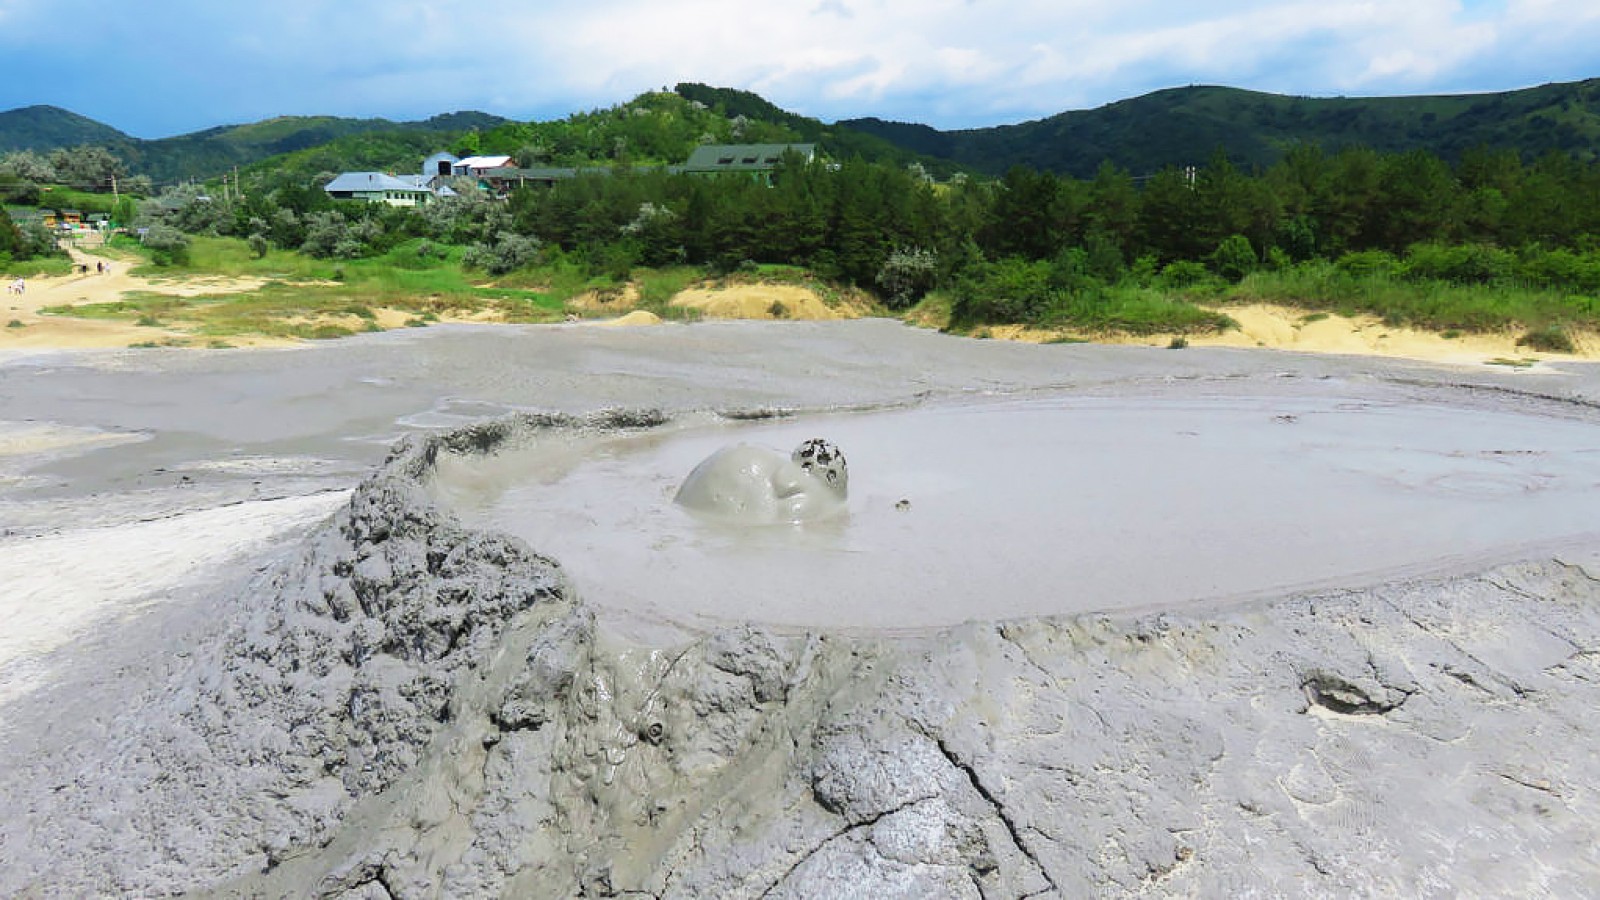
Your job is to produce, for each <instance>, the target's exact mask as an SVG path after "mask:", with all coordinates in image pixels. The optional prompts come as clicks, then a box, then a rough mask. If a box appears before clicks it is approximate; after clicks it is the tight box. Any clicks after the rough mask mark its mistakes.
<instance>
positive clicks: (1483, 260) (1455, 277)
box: [1403, 244, 1515, 284]
mask: <svg viewBox="0 0 1600 900" xmlns="http://www.w3.org/2000/svg"><path fill="white" fill-rule="evenodd" d="M1514 264H1515V259H1514V258H1513V257H1512V256H1511V254H1510V253H1507V252H1506V251H1504V250H1501V249H1500V248H1498V247H1491V246H1488V245H1486V244H1453V245H1447V244H1415V245H1413V246H1412V247H1411V249H1410V251H1409V252H1408V253H1407V256H1406V262H1405V266H1404V267H1403V271H1404V273H1405V275H1406V277H1407V278H1411V279H1422V278H1431V279H1434V280H1436V281H1448V282H1451V283H1453V284H1488V283H1489V282H1491V281H1495V280H1497V279H1500V278H1505V277H1507V276H1509V275H1510V274H1511V273H1512V271H1513V268H1514Z"/></svg>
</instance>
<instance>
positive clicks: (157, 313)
mask: <svg viewBox="0 0 1600 900" xmlns="http://www.w3.org/2000/svg"><path fill="white" fill-rule="evenodd" d="M418 243H420V242H418V241H410V242H407V243H404V244H401V245H399V246H397V247H395V248H394V249H392V250H390V251H389V252H388V253H386V254H384V255H382V256H377V257H373V258H370V259H354V260H320V259H313V258H311V257H308V256H305V255H302V254H299V253H294V252H290V251H284V250H270V251H268V252H267V254H266V255H265V256H263V257H261V258H259V259H258V258H256V257H255V255H254V254H253V253H252V252H251V251H250V248H249V245H248V244H246V243H245V242H244V241H242V240H238V239H235V238H216V237H195V238H193V240H192V243H191V244H190V248H189V260H188V262H187V263H185V264H183V265H175V266H157V265H154V264H153V263H149V262H146V263H144V264H142V265H139V266H136V267H135V269H134V272H135V274H138V275H142V276H144V277H147V278H150V279H152V280H154V281H156V282H157V284H158V285H159V282H160V281H161V280H162V279H167V278H172V279H179V278H188V277H196V276H225V277H233V278H258V279H261V280H262V281H263V284H262V286H261V287H260V288H258V289H256V290H254V291H248V292H243V293H235V294H219V295H216V296H209V297H195V298H188V299H181V298H172V297H158V296H138V295H133V296H130V297H128V298H126V299H125V300H124V301H122V302H118V303H102V304H95V305H92V306H74V307H71V308H70V309H68V308H63V307H57V308H54V309H51V310H49V311H50V312H52V313H55V314H58V315H76V316H87V317H90V318H108V319H119V320H127V321H138V320H139V319H140V318H141V317H152V318H155V319H159V320H161V321H172V320H174V319H176V320H180V321H183V322H189V323H194V327H195V329H196V330H197V332H198V333H199V334H202V335H218V336H229V335H236V334H263V335H267V336H271V337H294V338H308V339H325V338H333V337H343V336H346V335H349V334H353V333H355V331H357V330H361V331H371V330H377V329H378V326H377V324H376V319H377V312H376V310H378V309H379V308H390V309H397V310H400V311H402V312H405V313H409V314H411V316H412V318H414V319H422V320H424V321H437V320H438V319H439V318H440V317H441V316H447V315H452V314H460V315H469V314H472V313H475V312H479V311H481V310H485V309H497V310H499V311H501V312H502V313H503V314H504V316H505V317H506V319H507V320H509V321H512V322H549V321H554V320H556V319H558V318H560V316H561V312H562V302H563V301H564V300H565V299H566V298H565V297H564V296H557V295H556V294H555V293H553V292H551V291H549V290H546V289H540V288H536V287H534V285H536V284H537V281H536V279H535V278H528V279H523V282H522V283H525V284H528V285H529V287H519V286H516V283H515V282H510V283H508V282H509V280H508V279H502V280H500V281H499V282H496V283H492V284H480V283H477V282H475V281H474V280H472V278H470V277H469V273H467V272H465V271H464V270H463V269H462V268H461V263H460V257H461V251H460V249H459V248H440V247H437V245H436V249H439V250H443V251H445V252H444V253H443V255H442V256H435V255H430V256H428V257H426V258H425V259H424V258H419V257H418V255H417V252H416V247H417V244H418ZM112 247H113V249H114V250H116V251H119V252H123V253H132V254H135V255H138V256H142V257H144V258H145V259H146V260H148V258H149V256H148V253H146V252H145V250H144V248H143V247H141V246H140V245H139V244H138V242H137V241H135V240H131V239H120V240H117V241H114V242H113V245H112ZM327 317H340V318H342V317H355V319H357V320H358V321H356V322H353V323H343V324H336V323H329V322H315V321H313V322H298V323H289V322H285V321H283V320H284V319H291V318H299V319H311V320H315V319H318V318H327Z"/></svg>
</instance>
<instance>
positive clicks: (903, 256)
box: [876, 247, 939, 309]
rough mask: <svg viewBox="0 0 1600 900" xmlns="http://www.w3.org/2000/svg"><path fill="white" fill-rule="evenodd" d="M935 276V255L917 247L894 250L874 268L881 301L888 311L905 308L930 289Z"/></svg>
mask: <svg viewBox="0 0 1600 900" xmlns="http://www.w3.org/2000/svg"><path fill="white" fill-rule="evenodd" d="M938 276H939V254H938V253H937V252H936V251H933V250H924V249H922V248H921V247H911V248H909V249H908V248H903V247H902V248H896V249H895V250H892V251H890V253H889V255H888V257H886V258H885V259H884V261H883V265H882V266H880V267H879V268H878V275H877V278H876V281H877V282H878V286H879V287H881V288H883V290H884V298H883V299H884V302H886V303H888V304H889V306H890V307H891V308H892V309H905V308H906V307H909V306H912V305H914V304H915V303H916V302H917V301H918V300H921V299H922V298H923V296H924V295H926V294H927V293H928V291H930V290H933V287H934V284H935V282H937V281H938Z"/></svg>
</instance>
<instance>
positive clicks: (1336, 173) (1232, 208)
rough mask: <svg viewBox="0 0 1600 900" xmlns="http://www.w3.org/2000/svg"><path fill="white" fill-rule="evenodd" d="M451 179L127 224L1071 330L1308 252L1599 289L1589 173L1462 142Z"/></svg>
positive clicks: (1332, 260)
mask: <svg viewBox="0 0 1600 900" xmlns="http://www.w3.org/2000/svg"><path fill="white" fill-rule="evenodd" d="M639 118H641V119H642V118H643V117H639ZM461 187H462V188H463V190H462V191H461V194H462V196H460V197H455V198H446V199H442V200H440V201H438V202H435V203H431V204H428V205H426V206H423V207H418V208H414V209H409V208H394V207H388V206H383V205H381V204H365V203H361V202H351V201H337V202H336V201H333V200H331V199H329V198H328V197H327V196H326V194H324V193H323V192H322V191H321V189H320V182H319V183H318V184H309V185H308V184H293V183H290V184H279V185H277V186H276V187H267V186H265V185H263V184H257V185H255V186H254V187H252V186H250V185H248V184H247V185H246V187H245V190H244V191H243V192H233V193H229V194H223V195H221V196H219V194H218V192H217V191H215V190H207V189H203V188H200V187H195V186H183V187H178V188H174V189H169V190H167V191H165V192H163V193H162V194H160V195H158V196H157V197H155V198H152V199H150V200H148V201H146V202H144V203H143V204H142V206H141V208H140V211H139V218H140V221H141V224H142V225H143V226H145V227H147V228H149V229H150V232H149V233H148V234H147V243H150V244H152V245H153V246H155V247H157V248H159V249H158V253H160V254H161V255H162V256H163V258H164V259H165V260H167V261H181V258H182V245H183V242H184V241H183V235H185V234H197V233H211V234H220V235H234V236H238V237H241V238H244V239H246V240H248V241H250V242H251V244H252V246H253V247H255V248H256V249H257V251H258V253H260V254H265V253H266V252H267V250H268V249H269V248H271V247H280V248H285V249H295V250H300V251H302V252H305V253H308V254H310V255H313V256H318V257H335V258H357V257H363V256H371V255H377V254H380V253H384V252H387V251H388V250H389V249H391V248H393V247H394V246H395V245H397V244H399V243H401V242H402V241H406V240H412V239H422V240H425V241H430V242H434V243H436V244H439V245H449V246H459V247H465V248H467V253H466V254H465V261H466V262H467V264H468V265H470V266H473V267H477V268H480V269H482V270H484V271H486V272H489V273H492V274H503V273H505V272H508V271H514V270H516V269H519V268H524V267H528V266H536V265H539V264H542V263H544V264H547V263H550V262H551V261H552V260H556V259H560V260H562V261H565V262H568V263H575V264H579V265H582V266H585V267H587V268H588V269H589V271H590V272H591V273H592V274H595V275H607V276H611V277H614V278H617V279H626V278H627V277H628V273H629V272H630V271H631V270H632V269H633V268H634V267H637V266H649V267H663V266H672V265H691V266H699V267H704V268H706V269H709V270H711V271H719V272H729V271H734V270H737V269H739V268H741V267H748V266H750V265H754V264H762V263H780V264H788V265H796V266H803V267H805V268H807V269H809V270H810V271H812V272H814V273H815V274H816V275H818V276H819V277H822V278H825V279H832V280H837V281H840V282H845V283H850V284H854V285H857V286H859V287H862V288H865V289H867V290H870V291H873V292H876V293H877V294H878V295H879V296H880V297H881V298H882V299H883V300H884V302H885V303H886V304H887V305H889V306H890V307H891V308H904V307H906V306H908V305H910V304H913V303H915V302H917V301H918V300H919V299H920V298H921V297H923V296H924V295H925V294H926V293H928V292H929V291H931V290H934V289H942V290H943V291H945V292H947V293H948V294H949V295H950V296H952V297H953V298H955V307H956V308H955V312H956V314H957V316H958V318H961V319H964V320H965V321H967V322H969V323H980V322H1000V321H1009V322H1048V321H1051V320H1053V319H1061V318H1063V317H1066V318H1075V319H1078V320H1083V319H1085V318H1086V317H1087V318H1088V319H1090V320H1092V319H1093V318H1094V316H1093V311H1094V308H1095V304H1096V303H1102V304H1103V302H1104V296H1105V292H1106V291H1107V290H1108V289H1109V288H1111V287H1113V286H1117V285H1130V284H1132V285H1138V286H1142V287H1145V288H1157V289H1165V290H1168V291H1182V290H1184V289H1187V288H1190V287H1192V286H1194V285H1196V284H1200V283H1227V282H1237V281H1239V280H1240V279H1243V278H1245V277H1247V276H1249V275H1251V274H1252V273H1256V272H1262V271H1286V270H1291V269H1293V268H1294V267H1297V266H1304V265H1308V264H1313V263H1317V264H1330V265H1337V266H1340V267H1342V269H1343V270H1345V271H1348V272H1353V273H1357V274H1360V275H1363V276H1374V275H1376V276H1383V277H1393V278H1401V279H1405V278H1410V279H1431V280H1438V281H1443V282H1448V283H1453V284H1477V285H1484V284H1496V283H1505V284H1517V285H1525V286H1534V287H1539V288H1544V289H1550V290H1555V291H1566V292H1570V293H1573V294H1579V295H1585V296H1590V297H1593V296H1594V295H1596V294H1600V165H1597V164H1595V163H1588V162H1582V161H1578V160H1575V159H1573V158H1572V157H1570V156H1565V155H1561V154H1555V153H1551V154H1548V155H1545V156H1543V157H1540V158H1539V159H1537V160H1532V161H1529V160H1524V159H1523V158H1522V157H1521V156H1519V155H1518V154H1517V153H1516V152H1514V151H1510V150H1493V149H1487V148H1484V149H1478V150H1474V151H1469V152H1467V153H1465V154H1464V155H1463V156H1462V158H1461V159H1460V160H1459V162H1457V163H1455V164H1450V163H1447V162H1445V161H1444V160H1442V159H1440V158H1439V157H1437V156H1435V155H1433V154H1432V153H1429V152H1428V151H1423V150H1416V151H1410V152H1406V153H1399V154H1382V153H1378V152H1375V151H1372V150H1370V149H1365V148H1360V147H1355V148H1346V149H1342V150H1340V151H1338V152H1334V153H1328V152H1324V151H1322V150H1320V149H1319V148H1317V147H1316V146H1311V145H1299V146H1294V147H1292V148H1290V149H1289V150H1288V151H1287V152H1286V153H1285V154H1284V155H1283V157H1282V159H1281V160H1280V161H1279V162H1277V163H1275V164H1273V165H1272V166H1269V167H1267V168H1264V169H1257V170H1253V171H1248V172H1247V171H1243V170H1241V169H1239V168H1238V167H1236V166H1234V165H1233V164H1232V163H1231V162H1230V161H1229V159H1228V158H1227V157H1226V155H1224V154H1222V153H1221V152H1218V153H1215V154H1213V155H1212V157H1211V158H1210V159H1209V160H1208V161H1207V162H1206V163H1205V164H1203V165H1198V166H1194V167H1187V168H1178V167H1173V168H1168V169H1165V170H1162V171H1160V172H1156V173H1153V174H1149V175H1145V176H1135V175H1134V174H1132V173H1130V172H1128V171H1126V170H1124V169H1121V168H1118V167H1117V166H1115V165H1112V164H1109V163H1107V164H1104V165H1102V166H1101V167H1100V170H1099V171H1098V172H1097V173H1096V174H1095V176H1094V177H1093V178H1089V179H1078V178H1073V177H1070V176H1058V175H1053V174H1050V173H1048V172H1038V171H1033V170H1029V169H1025V168H1020V167H1018V168H1013V169H1012V170H1010V171H1009V172H1007V173H1006V174H1005V175H1004V176H1003V177H1001V178H998V179H980V178H974V177H963V176H960V175H957V176H955V177H953V178H951V179H950V180H948V181H945V182H935V181H934V180H933V179H932V178H931V177H929V176H928V174H927V173H926V172H925V171H922V170H921V169H920V168H919V167H917V166H915V165H913V166H903V165H897V164H890V163H880V162H867V161H864V160H861V159H847V160H843V161H837V162H830V161H824V160H812V161H808V160H804V159H802V158H800V157H798V156H794V155H791V156H788V157H785V158H784V159H783V160H782V161H781V162H780V163H779V165H778V167H777V169H776V170H775V171H773V172H772V173H771V175H770V178H768V177H743V176H736V175H727V176H719V177H715V178H706V177H696V176H690V175H682V174H670V173H668V172H667V171H666V170H664V169H654V170H649V169H647V170H640V169H639V168H638V167H636V166H632V165H620V164H619V165H617V166H616V167H615V168H613V169H611V170H609V171H607V172H600V173H588V174H583V175H580V176H579V177H576V178H573V179H571V180H569V181H563V182H559V183H557V184H556V185H555V186H554V187H529V188H523V189H519V190H517V191H515V192H513V193H512V194H511V195H510V197H509V198H508V199H506V200H498V199H495V198H491V197H489V196H488V195H487V194H485V193H484V192H481V191H479V190H477V189H476V188H475V187H473V186H471V185H466V184H464V185H462V186H461ZM1106 324H1111V325H1115V324H1116V323H1115V322H1109V323H1106Z"/></svg>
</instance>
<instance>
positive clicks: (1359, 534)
mask: <svg viewBox="0 0 1600 900" xmlns="http://www.w3.org/2000/svg"><path fill="white" fill-rule="evenodd" d="M812 437H826V438H828V439H830V440H832V441H834V442H836V443H837V444H839V445H840V447H841V448H842V449H843V451H844V453H845V454H846V455H847V456H848V458H849V464H850V488H851V492H850V496H849V500H848V506H847V510H846V512H845V513H844V514H843V515H840V516H837V517H834V518H831V519H828V520H825V521H820V522H810V523H805V524H801V525H766V526H746V527H736V526H729V525H725V524H718V523H713V522H707V521H705V520H703V519H701V518H697V517H696V516H694V515H692V514H691V513H689V512H688V511H686V510H684V509H682V508H680V507H678V506H676V505H675V504H674V503H673V502H672V498H673V495H674V493H675V491H676V490H677V488H678V485H679V484H680V483H681V482H682V480H683V478H684V477H685V475H686V474H687V473H688V472H690V471H691V470H692V469H693V468H694V466H695V465H696V464H697V463H698V462H699V461H700V460H701V459H703V458H705V457H706V456H707V455H709V454H711V453H712V452H714V451H715V450H717V449H718V448H720V447H724V446H727V445H729V444H732V443H738V442H744V443H750V444H755V445H760V446H767V447H771V448H773V449H776V450H781V451H783V452H785V453H787V452H788V449H789V448H791V447H794V446H795V445H796V444H798V443H799V442H800V441H802V440H805V439H808V438H812ZM437 488H438V490H439V491H440V493H441V496H443V497H444V498H445V500H446V502H447V504H448V505H451V506H453V507H454V508H455V509H456V510H457V511H458V512H459V513H460V514H461V515H462V516H463V518H464V520H465V522H466V524H468V525H471V526H482V527H489V528H495V529H500V530H504V531H508V532H510V533H513V534H515V535H517V536H519V537H521V538H523V539H524V540H526V541H527V542H528V543H529V544H530V545H531V546H532V547H534V548H535V549H536V550H538V551H539V552H541V553H545V554H548V555H550V556H553V557H554V558H556V559H558V560H559V561H560V562H561V563H562V565H563V566H564V567H565V568H566V570H567V572H568V574H569V576H570V577H571V579H572V581H573V583H574V585H575V586H576V587H577V589H578V591H579V593H580V594H581V595H583V596H584V597H585V598H586V600H587V601H589V602H590V603H592V604H594V605H595V606H596V607H597V608H598V609H599V610H601V612H602V615H603V616H604V617H605V618H607V619H609V620H611V621H612V623H613V624H615V625H618V626H621V627H623V628H625V629H627V628H629V627H630V626H632V627H647V626H649V625H651V624H656V625H671V626H677V627H685V628H689V629H698V628H709V627H715V626H718V625H723V624H727V623H730V622H734V621H741V622H753V623H760V624H766V625H776V626H799V627H819V626H832V627H855V628H870V629H902V628H921V627H930V626H943V625H949V624H954V623H959V622H963V621H968V620H974V619H979V620H982V619H1010V618H1017V617H1025V616H1037V615H1058V614H1072V613H1082V612H1092V611H1099V610H1113V609H1130V608H1145V607H1161V606H1171V605H1175V604H1183V603H1192V602H1196V601H1206V600H1223V599H1234V598H1243V597H1250V596H1257V595H1262V594H1267V593H1275V594H1281V593H1283V592H1292V591H1296V590H1311V589H1317V588H1323V587H1329V586H1338V587H1356V586H1362V585H1368V584H1374V583H1377V582H1379V581H1380V580H1384V579H1389V578H1394V577H1403V576H1406V575H1410V574H1423V573H1428V572H1432V571H1445V570H1453V569H1459V568H1461V567H1463V566H1473V565H1476V564H1484V565H1488V564H1492V563H1494V562H1495V561H1497V560H1501V559H1506V558H1511V557H1513V556H1516V555H1520V554H1526V553H1529V552H1533V551H1535V550H1537V549H1541V548H1545V547H1550V546H1556V545H1562V544H1568V543H1572V542H1578V541H1583V540H1586V539H1592V538H1593V537H1594V536H1595V534H1597V533H1600V519H1597V517H1596V513H1595V511H1596V510H1597V509H1600V502H1597V501H1600V431H1596V429H1595V427H1594V425H1593V424H1591V423H1588V422H1583V421H1576V420H1572V419H1565V418H1559V417H1556V416H1550V415H1543V414H1540V413H1538V412H1527V411H1523V410H1517V409H1508V408H1475V407H1473V406H1470V405H1469V406H1459V405H1451V406H1443V405H1438V406H1436V405H1431V404H1429V403H1426V402H1422V401H1416V400H1409V399H1408V400H1396V401H1393V402H1382V401H1377V402H1375V401H1372V400H1345V399H1340V398H1338V397H1315V398H1309V399H1306V398H1299V399H1290V398H1284V397H1199V398H1176V399H1172V398H1166V399H1148V398H1127V397H1114V398H1084V397H1072V398H1062V397H1055V396H1045V397H1033V398H1027V399H1015V398H1013V399H1004V400H989V401H980V402H969V403H952V404H943V405H929V406H921V407H913V408H908V409H900V410H893V411H880V412H870V413H852V414H838V415H819V416H809V417H806V416H802V417H796V418H789V419H777V420H765V421H761V422H757V423H745V424H738V425H728V424H718V425H709V426H702V427H678V428H674V429H670V430H667V431H652V432H647V433H632V434H614V435H609V436H606V437H603V438H599V439H593V438H590V439H584V440H579V439H576V438H574V439H562V438H560V437H559V436H553V437H551V438H550V439H549V440H545V441H541V443H540V444H539V445H537V446H533V447H530V448H525V449H521V450H518V451H515V452H508V453H504V454H501V455H499V456H496V457H492V458H490V459H488V460H481V459H476V460H468V459H456V460H453V461H450V462H448V463H447V464H445V465H443V466H442V467H441V470H440V474H439V478H438V481H437Z"/></svg>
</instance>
